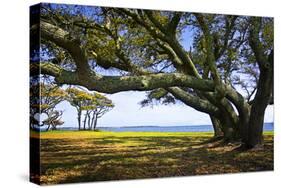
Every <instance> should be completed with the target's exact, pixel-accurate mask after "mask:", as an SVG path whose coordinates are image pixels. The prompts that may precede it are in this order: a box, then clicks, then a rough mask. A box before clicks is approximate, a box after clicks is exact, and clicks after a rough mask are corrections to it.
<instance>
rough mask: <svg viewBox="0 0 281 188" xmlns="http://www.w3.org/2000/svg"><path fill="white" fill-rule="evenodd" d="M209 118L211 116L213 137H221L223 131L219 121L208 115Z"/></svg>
mask: <svg viewBox="0 0 281 188" xmlns="http://www.w3.org/2000/svg"><path fill="white" fill-rule="evenodd" d="M210 118H211V121H212V125H213V129H214V137H215V138H220V137H223V136H224V133H223V131H222V126H221V123H220V121H219V120H218V119H217V118H215V117H213V116H210Z"/></svg>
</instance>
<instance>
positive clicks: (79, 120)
mask: <svg viewBox="0 0 281 188" xmlns="http://www.w3.org/2000/svg"><path fill="white" fill-rule="evenodd" d="M77 120H78V130H81V111H80V110H78V117H77Z"/></svg>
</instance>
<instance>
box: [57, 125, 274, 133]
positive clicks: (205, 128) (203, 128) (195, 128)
mask: <svg viewBox="0 0 281 188" xmlns="http://www.w3.org/2000/svg"><path fill="white" fill-rule="evenodd" d="M98 129H100V130H104V131H112V132H213V127H212V125H190V126H131V127H98ZM61 130H77V128H75V127H65V128H61ZM273 130H274V125H273V123H265V124H264V131H273Z"/></svg>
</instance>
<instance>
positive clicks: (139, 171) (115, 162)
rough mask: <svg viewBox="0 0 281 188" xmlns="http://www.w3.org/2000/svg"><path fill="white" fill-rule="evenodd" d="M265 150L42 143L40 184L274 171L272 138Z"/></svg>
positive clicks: (197, 140)
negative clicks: (240, 150) (243, 150)
mask: <svg viewBox="0 0 281 188" xmlns="http://www.w3.org/2000/svg"><path fill="white" fill-rule="evenodd" d="M268 138H269V139H267V140H266V145H265V150H263V151H255V152H254V151H247V152H242V153H241V152H238V151H235V150H233V147H232V146H224V147H221V146H218V147H208V146H206V143H207V142H206V141H207V140H208V139H209V137H200V136H198V137H187V136H181V137H179V136H168V137H166V136H156V137H155V136H154V137H149V136H145V137H140V136H137V137H134V136H126V137H114V136H107V137H103V138H82V139H42V140H41V167H42V168H41V183H42V184H55V183H73V182H89V181H104V180H122V179H138V178H156V177H171V176H188V175H200V174H218V173H237V172H249V171H264V170H272V169H273V147H272V145H273V143H272V137H268Z"/></svg>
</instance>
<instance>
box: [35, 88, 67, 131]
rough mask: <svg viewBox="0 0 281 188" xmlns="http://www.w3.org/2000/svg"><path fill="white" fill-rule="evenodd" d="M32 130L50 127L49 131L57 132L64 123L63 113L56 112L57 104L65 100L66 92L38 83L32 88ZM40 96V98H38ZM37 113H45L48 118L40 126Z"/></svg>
mask: <svg viewBox="0 0 281 188" xmlns="http://www.w3.org/2000/svg"><path fill="white" fill-rule="evenodd" d="M30 95H31V97H33V98H34V100H32V101H31V112H30V113H31V128H33V129H34V128H35V125H37V126H44V125H48V128H47V130H49V129H50V128H51V129H53V130H55V129H56V127H57V126H58V125H62V124H63V123H64V122H63V121H61V120H60V118H61V116H62V114H63V112H59V111H56V110H55V107H56V105H57V104H59V103H60V102H62V101H63V100H65V97H66V92H65V91H64V90H63V89H61V88H59V87H58V86H55V85H53V84H45V83H38V84H35V85H33V86H32V88H31V94H30ZM37 95H38V96H37ZM36 113H40V114H43V113H45V114H46V115H47V116H48V118H47V119H46V120H45V121H43V124H41V125H40V123H39V122H38V120H36V119H35V117H34V115H35V114H36Z"/></svg>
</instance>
